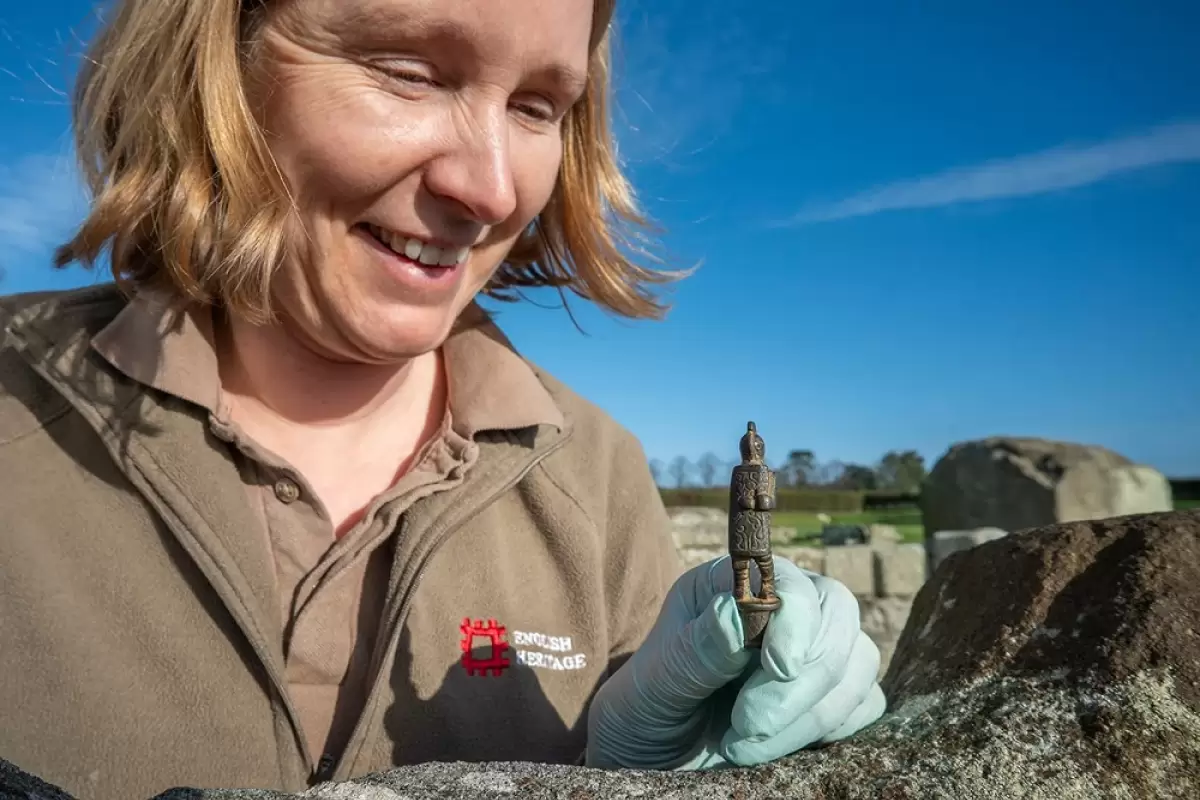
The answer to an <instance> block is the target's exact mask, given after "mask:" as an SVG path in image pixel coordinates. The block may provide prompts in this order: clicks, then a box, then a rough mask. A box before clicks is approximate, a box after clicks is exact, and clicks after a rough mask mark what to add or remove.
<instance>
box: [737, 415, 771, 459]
mask: <svg viewBox="0 0 1200 800" xmlns="http://www.w3.org/2000/svg"><path fill="white" fill-rule="evenodd" d="M741 449H742V463H743V464H763V463H766V458H767V443H766V442H764V441H763V440H762V437H761V436H759V435H758V429H757V428H756V427H754V423H753V422H747V423H746V435H745V436H743V437H742V443H741Z"/></svg>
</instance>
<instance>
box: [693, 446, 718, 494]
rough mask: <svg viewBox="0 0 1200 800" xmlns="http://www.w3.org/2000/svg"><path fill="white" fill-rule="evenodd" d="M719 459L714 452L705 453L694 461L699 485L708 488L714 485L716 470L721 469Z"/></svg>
mask: <svg viewBox="0 0 1200 800" xmlns="http://www.w3.org/2000/svg"><path fill="white" fill-rule="evenodd" d="M721 466H722V464H721V459H719V458H717V455H716V453H705V454H704V455H702V456H700V460H699V461H697V462H696V471H697V472H698V473H699V474H700V485H701V486H704V487H705V488H709V487H712V486H715V485H716V479H717V472H718V471H719V470H720V469H721Z"/></svg>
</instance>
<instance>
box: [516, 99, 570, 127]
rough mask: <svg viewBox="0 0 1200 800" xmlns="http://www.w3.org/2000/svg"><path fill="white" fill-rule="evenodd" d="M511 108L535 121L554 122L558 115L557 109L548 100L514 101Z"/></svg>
mask: <svg viewBox="0 0 1200 800" xmlns="http://www.w3.org/2000/svg"><path fill="white" fill-rule="evenodd" d="M513 108H515V109H516V110H517V111H519V112H520V113H522V114H524V115H525V116H527V117H529V118H530V119H532V120H535V121H537V122H555V121H557V119H558V117H559V114H558V110H557V109H556V108H555V107H554V105H553V104H551V103H549V102H520V103H514V104H513Z"/></svg>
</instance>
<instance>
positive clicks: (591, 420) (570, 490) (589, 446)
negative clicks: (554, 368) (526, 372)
mask: <svg viewBox="0 0 1200 800" xmlns="http://www.w3.org/2000/svg"><path fill="white" fill-rule="evenodd" d="M534 372H535V373H536V374H537V376H538V378H539V379H540V380H541V381H542V384H543V385H544V386H545V387H546V390H547V391H548V392H549V393H550V395H551V397H553V398H554V401H555V403H557V405H558V407H559V409H560V410H561V411H562V413H563V416H564V418H565V419H566V421H567V425H568V426H569V428H570V436H571V438H570V441H569V442H568V443H567V444H566V445H565V446H564V447H562V448H561V449H560V450H558V451H557V452H556V453H554V454H552V455H551V456H550V457H549V458H547V459H546V461H545V462H543V466H544V468H545V470H547V471H548V472H549V473H550V474H551V477H552V480H553V481H554V483H555V484H556V485H557V486H558V487H559V489H560V490H561V491H563V492H565V493H566V494H568V495H570V496H571V498H572V499H573V500H574V501H575V502H576V503H577V504H578V505H579V506H580V507H581V508H582V509H583V510H584V511H585V513H587V514H588V516H590V517H591V518H592V519H593V521H594V522H599V521H600V520H603V519H606V518H607V517H609V516H610V515H611V514H612V513H613V511H614V510H615V507H616V506H619V505H622V504H626V503H632V504H633V505H636V506H639V507H641V506H647V507H645V508H641V510H640V513H644V514H658V513H660V512H661V497H660V495H659V494H658V487H657V486H656V485H655V481H654V478H653V477H652V476H651V473H650V465H649V462H648V460H647V458H646V453H645V450H644V448H643V446H642V443H641V441H640V440H639V439H638V438H637V436H636V435H634V433H633V432H632V431H630V430H629V429H628V428H627V427H625V426H624V425H622V424H621V423H620V422H618V421H617V420H616V419H615V418H613V416H612V415H611V414H609V413H608V412H607V411H605V410H604V409H602V408H601V407H600V406H598V405H596V404H595V403H594V402H592V401H591V400H588V399H587V398H585V397H583V396H581V395H580V394H578V393H577V392H575V391H574V390H573V389H571V388H569V387H568V386H566V385H565V384H564V383H562V382H561V381H560V380H558V379H557V378H555V377H554V376H552V375H550V374H549V373H547V372H546V371H545V370H542V369H540V368H538V367H534ZM628 510H630V511H634V510H635V509H628Z"/></svg>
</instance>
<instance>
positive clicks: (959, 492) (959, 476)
mask: <svg viewBox="0 0 1200 800" xmlns="http://www.w3.org/2000/svg"><path fill="white" fill-rule="evenodd" d="M1171 508H1172V502H1171V486H1170V483H1169V482H1168V481H1167V479H1166V478H1165V477H1164V476H1163V475H1162V473H1160V472H1158V471H1157V470H1155V469H1153V468H1151V467H1147V466H1142V465H1138V464H1135V463H1134V462H1132V461H1130V460H1129V459H1128V458H1126V457H1125V456H1122V455H1120V454H1118V453H1114V452H1113V451H1112V450H1109V449H1107V448H1104V447H1098V446H1094V445H1083V444H1073V443H1070V442H1056V441H1051V440H1049V439H1035V438H1020V437H1008V436H995V437H992V438H989V439H980V440H978V441H969V442H960V443H958V444H955V445H953V446H951V447H950V449H949V450H948V451H947V452H946V453H945V455H943V456H942V457H941V458H940V459H938V461H937V463H936V464H934V466H933V469H932V470H930V472H929V475H928V476H927V477H926V479H925V483H924V485H923V486H922V488H921V513H922V519H923V521H924V523H925V531H926V536H927V537H929V536H932V535H933V534H934V533H936V532H937V531H946V530H955V531H961V530H973V529H976V528H1000V529H1002V530H1006V531H1017V530H1022V529H1024V528H1034V527H1037V526H1040V525H1050V524H1053V523H1055V522H1075V521H1079V520H1088V519H1106V518H1109V517H1119V516H1124V515H1127V514H1148V513H1154V512H1159V511H1170V510H1171Z"/></svg>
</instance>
